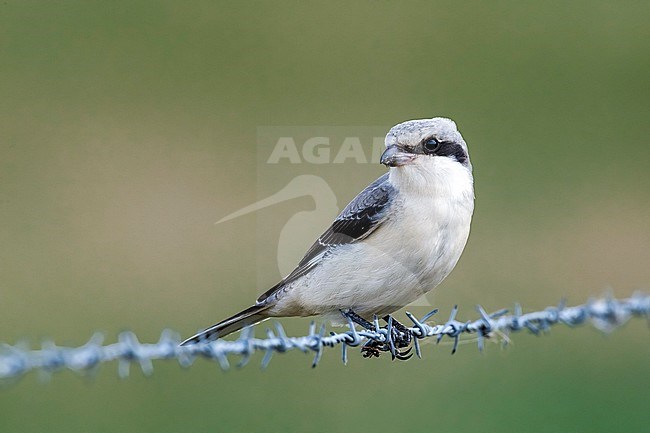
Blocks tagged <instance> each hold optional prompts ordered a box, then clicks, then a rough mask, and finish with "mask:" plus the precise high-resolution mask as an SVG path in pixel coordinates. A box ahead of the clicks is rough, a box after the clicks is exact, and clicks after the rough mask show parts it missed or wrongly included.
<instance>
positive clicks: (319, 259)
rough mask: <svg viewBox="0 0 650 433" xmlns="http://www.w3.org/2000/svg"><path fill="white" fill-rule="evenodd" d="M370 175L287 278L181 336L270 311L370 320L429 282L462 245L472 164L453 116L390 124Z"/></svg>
mask: <svg viewBox="0 0 650 433" xmlns="http://www.w3.org/2000/svg"><path fill="white" fill-rule="evenodd" d="M385 144H386V150H385V151H384V153H383V154H382V156H381V163H382V164H384V165H386V166H388V167H389V171H388V173H386V174H384V175H383V176H381V177H380V178H379V179H377V180H375V181H374V182H373V183H371V184H370V185H369V186H368V187H367V188H366V189H364V190H363V191H362V192H361V193H360V194H359V195H357V196H356V197H355V198H354V199H353V200H352V201H351V202H350V204H348V205H347V207H346V208H345V209H343V211H342V212H341V214H340V215H339V216H338V217H337V218H336V219H335V220H334V222H333V223H332V225H331V226H330V227H329V228H328V229H327V230H326V231H325V233H323V234H322V235H321V236H320V238H318V240H317V241H316V242H315V243H314V244H313V245H312V246H311V248H310V249H309V250H308V251H307V253H306V254H305V256H304V257H303V258H302V260H301V261H300V263H298V266H297V267H296V268H295V269H294V270H293V272H291V273H290V274H289V275H288V276H287V277H286V278H284V279H283V280H282V281H280V282H279V283H278V284H276V285H275V286H273V287H271V288H270V289H269V290H268V291H266V292H265V293H264V294H262V295H261V296H260V297H259V298H258V299H257V301H256V302H255V304H254V305H253V306H251V307H249V308H247V309H245V310H243V311H241V312H239V313H237V314H235V315H234V316H232V317H229V318H227V319H225V320H222V321H221V322H219V323H217V324H216V325H214V326H211V327H209V328H207V329H205V330H204V331H202V332H199V333H198V334H196V335H194V336H193V337H190V338H188V339H187V340H185V341H184V342H183V343H181V344H183V345H185V344H191V343H196V342H200V341H209V340H214V339H217V338H220V337H223V336H224V335H227V334H230V333H231V332H234V331H237V330H239V329H241V328H243V327H245V326H248V325H252V324H255V323H258V322H260V321H262V320H264V319H267V318H269V317H282V316H313V315H325V316H328V317H329V318H330V319H331V320H333V321H337V322H345V320H342V319H345V318H346V317H347V318H350V319H352V320H354V321H355V322H356V323H359V324H361V325H363V326H366V327H368V326H369V325H370V324H369V322H368V321H370V320H372V318H373V316H375V315H377V316H379V317H383V316H385V315H388V314H390V313H392V312H394V311H396V310H398V309H400V308H402V307H403V306H405V305H406V304H408V303H410V302H412V301H414V300H416V299H417V298H418V297H419V296H421V295H422V294H424V293H426V292H428V291H430V290H431V289H433V288H434V287H436V286H437V285H438V284H440V282H442V280H444V279H445V278H446V277H447V275H449V273H450V272H451V271H452V269H453V268H454V266H455V265H456V263H457V262H458V259H459V258H460V255H461V253H462V251H463V249H464V248H465V244H466V242H467V238H468V236H469V230H470V223H471V219H472V213H473V210H474V185H473V177H472V165H471V163H470V160H469V154H468V150H467V144H466V143H465V141H464V140H463V137H462V136H461V135H460V133H459V132H458V129H457V128H456V124H455V123H454V122H453V121H452V120H450V119H446V118H442V117H436V118H433V119H421V120H410V121H407V122H403V123H400V124H398V125H396V126H394V127H393V128H391V129H390V131H389V132H388V134H387V135H386V140H385Z"/></svg>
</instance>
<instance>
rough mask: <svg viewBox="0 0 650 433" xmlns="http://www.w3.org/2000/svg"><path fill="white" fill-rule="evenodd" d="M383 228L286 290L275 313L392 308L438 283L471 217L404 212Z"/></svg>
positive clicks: (341, 249) (459, 246)
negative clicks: (412, 216)
mask: <svg viewBox="0 0 650 433" xmlns="http://www.w3.org/2000/svg"><path fill="white" fill-rule="evenodd" d="M431 220H432V221H433V220H434V219H433V218H431ZM439 221H442V222H443V223H444V226H443V225H441V224H440V222H439ZM450 224H453V225H454V226H453V227H450ZM402 225H406V226H402ZM381 228H382V230H381V232H380V233H373V234H372V235H371V236H370V237H368V238H367V239H365V240H363V241H362V242H358V243H352V244H348V245H344V246H341V247H339V248H337V249H336V250H335V251H333V252H332V253H331V256H330V257H328V258H327V259H326V260H323V262H322V263H320V264H319V265H318V266H317V267H316V268H314V269H313V271H312V272H310V273H309V275H308V276H306V277H305V278H304V279H301V280H299V281H296V282H295V284H294V287H291V288H290V289H289V290H287V291H286V294H285V295H284V296H283V298H282V299H279V300H278V303H277V305H276V306H275V308H274V310H276V311H275V313H276V314H278V315H315V314H327V313H331V312H336V311H338V310H339V309H346V308H352V309H353V310H354V311H355V312H357V313H358V314H360V315H362V316H364V317H367V318H370V317H372V315H373V314H378V315H383V314H388V313H391V312H393V311H395V310H397V309H399V308H401V307H403V306H404V305H406V304H408V303H410V302H413V301H414V300H416V299H417V298H418V297H420V296H422V295H423V294H425V293H427V292H428V291H430V290H431V289H433V288H434V287H436V286H437V285H438V284H440V282H441V281H442V280H443V279H444V278H445V277H446V276H447V275H448V274H449V273H450V272H451V270H452V269H453V268H454V266H455V265H456V262H457V261H458V259H459V258H460V255H461V253H462V250H463V248H464V246H465V243H466V241H467V236H468V234H469V221H468V220H465V219H461V218H458V216H456V217H455V218H453V219H451V221H450V220H448V219H444V218H443V219H441V218H439V219H438V222H435V223H431V224H429V225H426V224H419V225H418V224H413V221H410V220H409V218H408V216H406V217H403V218H399V219H397V222H393V221H388V222H386V223H385V224H384V226H382V227H381ZM384 233H391V234H399V235H397V236H386V235H384Z"/></svg>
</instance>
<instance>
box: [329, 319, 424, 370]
mask: <svg viewBox="0 0 650 433" xmlns="http://www.w3.org/2000/svg"><path fill="white" fill-rule="evenodd" d="M341 314H343V316H344V317H346V318H348V319H350V320H351V321H352V322H354V323H356V324H357V325H359V326H361V327H362V328H364V329H365V330H367V331H376V328H375V325H374V324H373V323H371V322H369V321H367V320H366V319H364V318H363V317H361V316H359V315H358V314H357V313H355V312H354V311H353V310H351V309H347V310H341ZM383 319H384V321H386V323H389V324H390V325H391V327H390V335H389V336H388V339H387V340H386V341H383V342H381V341H377V340H370V341H368V342H367V343H366V344H364V345H363V347H362V348H361V353H362V354H363V357H364V358H378V357H379V355H381V352H390V353H391V355H392V358H393V359H399V360H401V361H406V360H407V359H409V358H410V357H411V356H413V354H412V353H411V350H412V347H409V346H410V345H411V343H412V342H413V333H412V332H411V330H410V329H409V328H408V327H406V326H404V325H402V324H401V323H400V322H398V321H397V320H395V319H394V318H392V317H391V316H385V317H384V318H383ZM382 329H388V325H387V326H385V327H383V328H382ZM404 348H407V349H405V350H400V349H404Z"/></svg>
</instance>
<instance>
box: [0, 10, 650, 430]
mask: <svg viewBox="0 0 650 433" xmlns="http://www.w3.org/2000/svg"><path fill="white" fill-rule="evenodd" d="M648 12H649V6H648V3H647V2H600V1H582V2H578V1H576V2H476V1H472V2H462V3H456V2H400V3H397V2H386V1H371V2H354V3H350V2H343V1H336V2H328V3H323V4H307V3H306V2H305V3H303V2H274V3H272V2H248V3H243V2H242V3H236V2H207V1H206V2H193V1H188V2H181V1H167V2H165V1H158V2H153V1H128V2H93V1H83V2H75V1H52V2H46V1H40V2H39V1H13V0H9V1H4V2H2V3H1V4H0V219H1V224H0V312H1V313H0V329H1V330H2V334H1V336H0V341H4V342H8V343H11V344H14V343H15V342H17V341H21V340H26V341H29V342H31V343H32V344H37V343H38V342H40V341H41V340H42V339H44V338H52V339H54V340H56V342H57V343H58V344H63V345H80V344H82V343H83V342H84V341H85V340H86V339H87V338H89V337H90V335H91V334H92V333H93V332H94V331H97V330H100V331H105V332H106V333H107V338H108V341H114V338H115V336H116V334H117V333H118V332H119V331H121V330H124V329H131V330H134V331H135V332H137V334H138V336H139V338H140V339H141V340H142V341H155V340H156V339H157V338H158V336H159V333H160V331H161V329H163V328H165V327H170V328H172V329H175V330H177V331H179V332H182V333H183V335H185V336H187V335H189V334H190V333H192V332H194V331H195V330H196V329H197V328H199V327H202V326H207V325H209V324H211V323H213V322H214V321H215V320H217V319H220V318H222V317H224V316H226V315H227V314H230V313H233V312H234V311H236V310H237V309H239V308H241V307H243V306H245V305H247V304H248V303H249V302H250V301H251V300H252V299H253V298H254V297H255V295H256V294H257V293H260V292H261V291H262V290H264V289H265V287H264V286H260V285H259V284H258V275H257V273H256V272H255V271H251V269H257V265H256V264H255V263H256V251H257V250H256V248H257V247H258V246H257V245H256V243H257V241H258V239H259V238H258V236H257V234H256V233H255V230H252V229H251V227H255V218H256V217H255V216H250V217H244V218H241V219H238V220H235V221H232V222H231V223H229V225H228V226H215V225H214V224H213V223H214V222H215V221H216V220H218V219H219V218H221V217H223V216H225V215H226V214H228V213H230V212H232V211H234V210H236V209H239V208H241V207H243V206H246V205H248V204H250V203H252V202H254V201H255V199H256V198H257V191H258V186H259V185H258V179H257V176H256V173H257V159H256V158H257V156H256V154H257V146H256V134H257V128H258V127H259V126H263V125H279V126H283V125H286V126H302V125H341V126H354V125H387V126H390V125H393V124H395V123H398V122H401V121H404V120H407V119H411V118H422V117H432V116H436V115H444V116H448V117H451V118H453V119H455V120H456V122H457V123H458V125H459V127H460V129H461V131H462V132H463V134H464V136H465V139H466V140H467V142H468V143H469V146H470V150H471V156H472V162H473V164H474V168H475V178H476V194H477V202H476V212H475V219H474V224H473V231H472V235H471V237H470V242H469V244H468V247H467V249H466V252H465V254H464V256H463V258H462V259H461V261H460V263H459V265H458V267H457V268H456V270H455V271H454V273H453V274H452V276H451V277H450V278H449V279H448V280H447V281H445V283H444V284H443V285H442V286H440V287H439V288H438V289H437V290H436V294H435V295H434V297H433V300H434V301H435V304H436V306H437V307H439V308H440V309H441V310H442V311H443V313H442V314H443V315H446V314H448V311H449V309H450V308H451V306H452V305H453V304H455V303H458V304H460V306H461V314H460V317H461V318H463V319H465V318H473V317H475V313H474V312H473V306H474V305H475V304H477V303H480V304H482V305H484V306H485V307H486V308H487V309H488V310H492V309H497V308H501V307H508V306H511V305H512V304H513V303H514V302H515V301H518V302H521V303H522V304H523V305H524V306H525V307H526V309H527V310H529V311H530V310H532V309H539V308H543V307H546V306H547V305H551V304H554V303H557V302H558V301H559V300H560V298H562V297H566V298H567V299H568V301H569V303H570V304H577V303H582V302H584V301H586V300H587V299H588V298H589V297H591V296H598V295H602V294H603V293H606V291H607V290H611V291H612V292H613V293H614V295H615V296H617V297H626V296H629V295H630V294H631V293H633V291H634V290H635V289H646V290H647V289H648V287H649V286H650V267H649V266H648V257H650V227H649V224H648V221H649V219H650V197H649V194H648V187H649V186H650V176H648V170H649V169H650V151H649V150H648V144H649V140H648V137H649V136H650V127H649V126H648V125H649V123H648V114H649V113H648V100H649V97H650V95H649V88H650V86H649V84H648V66H649V65H650V60H649V56H648V53H649V48H650V42H649V41H650V31H649V27H648V25H647V22H648V16H649V13H648ZM328 167H330V168H331V169H332V170H340V172H339V174H338V177H339V178H341V179H350V181H349V183H348V184H347V186H346V188H347V189H346V191H344V192H343V193H341V196H340V197H339V199H340V201H341V203H339V204H344V203H345V201H347V200H349V199H350V198H352V197H353V196H354V195H355V193H356V192H357V191H358V190H359V189H360V188H361V187H363V186H364V185H365V184H367V183H368V182H370V181H371V180H372V178H373V176H374V175H378V174H380V173H382V172H383V168H382V167H380V166H378V165H377V167H376V168H374V169H373V170H375V171H374V172H373V173H374V175H373V176H365V175H364V176H356V177H354V176H352V175H351V172H350V170H349V169H350V167H349V166H343V165H341V166H335V165H330V166H328ZM348 176H349V177H348ZM303 205H304V206H306V207H309V206H310V204H309V202H308V201H305V202H303ZM262 215H264V216H265V217H268V218H275V219H276V220H277V221H282V220H286V218H288V217H290V215H289V214H287V213H286V212H284V211H283V210H282V207H275V208H269V209H268V210H265V211H264V214H262ZM258 216H259V215H258ZM280 228H281V225H280V226H278V230H279V229H280ZM322 229H323V227H321V226H319V227H314V228H313V236H316V235H318V234H319V233H320V232H321V230H322ZM262 279H264V278H262ZM274 282H275V279H274V277H272V276H270V277H269V278H268V281H267V283H266V284H267V285H270V284H272V283H274ZM411 310H412V311H413V312H415V313H418V314H422V313H424V312H425V311H426V309H425V308H424V307H414V308H412V309H411ZM401 314H402V313H399V314H398V317H403V316H401ZM282 323H283V324H285V325H286V326H287V328H288V330H289V331H290V332H291V333H292V334H294V335H298V334H301V333H304V332H305V330H306V326H307V323H308V320H303V319H287V320H283V321H282ZM258 333H261V331H260V330H258ZM512 339H513V345H512V346H510V347H509V348H508V349H507V350H502V349H501V348H500V345H498V344H488V347H487V350H486V351H485V353H483V354H479V353H478V352H477V350H476V347H475V345H474V344H473V343H471V344H467V345H464V346H462V347H461V348H460V350H459V352H458V353H457V354H456V355H454V356H451V355H450V354H449V351H450V347H449V346H448V345H446V346H439V347H435V346H434V345H431V344H427V345H426V346H425V347H424V359H422V360H417V359H413V360H411V361H409V362H407V363H392V362H390V360H389V359H379V360H364V359H362V358H361V357H360V356H359V355H358V353H357V352H356V351H352V352H351V356H350V358H351V359H350V362H349V364H348V365H347V366H343V365H342V364H341V362H340V355H339V352H338V351H328V352H327V353H325V356H324V357H323V360H322V363H321V365H320V366H319V367H318V368H317V369H314V370H312V369H311V368H310V362H311V357H310V356H305V355H302V354H300V353H290V354H285V355H278V356H276V357H275V358H274V359H273V361H272V362H271V365H270V367H269V368H268V369H267V370H266V371H260V370H259V368H258V367H257V366H256V365H255V362H258V361H259V360H260V358H259V357H256V358H255V360H254V363H253V364H252V365H249V366H248V367H246V368H244V369H242V370H233V371H229V372H226V373H222V372H220V371H219V370H218V368H217V367H216V366H215V365H214V364H212V363H209V362H206V361H199V362H197V364H195V365H194V366H193V367H192V368H191V369H188V370H182V369H180V368H179V367H178V366H177V365H175V364H174V363H173V362H167V363H162V362H159V363H157V364H156V370H155V373H154V375H153V376H152V377H150V378H143V377H142V374H140V373H139V372H138V371H137V369H136V370H135V371H134V372H133V374H132V375H131V377H130V378H129V379H128V380H123V381H120V380H119V379H118V378H117V374H116V366H115V365H104V366H103V367H102V368H101V370H100V371H99V373H98V374H97V375H96V376H94V377H92V378H84V377H78V376H76V375H74V374H73V373H70V372H65V373H60V374H57V375H56V376H54V377H53V379H52V381H51V382H50V383H46V384H44V383H42V382H41V381H40V380H39V376H38V375H37V374H31V375H29V376H28V377H26V378H24V379H23V380H22V381H20V382H19V383H17V384H14V385H13V386H11V387H8V388H6V389H3V390H0V408H1V409H0V410H1V413H2V415H1V416H0V431H4V432H18V431H21V432H23V431H24V432H29V431H61V432H113V431H124V432H139V431H142V432H189V431H197V432H199V431H242V432H243V431H283V432H291V431H301V432H302V431H310V432H311V431H314V432H324V431H355V430H381V431H432V430H436V431H443V432H444V431H455V432H462V431H472V432H474V431H500V432H509V431H516V432H522V431H530V432H641V431H644V432H647V431H649V430H648V428H649V427H648V425H649V423H650V401H649V399H648V389H650V362H648V361H649V360H650V344H649V343H650V341H649V334H648V329H647V324H646V323H643V321H642V320H637V321H635V322H632V323H629V324H628V325H627V326H626V327H625V328H623V329H619V330H617V331H615V332H614V333H613V334H612V335H609V336H607V335H603V334H601V333H599V332H597V331H595V330H594V329H592V328H590V327H583V328H578V329H574V330H568V329H564V328H557V329H555V330H553V331H552V333H551V334H550V335H549V336H543V337H540V338H537V337H534V336H531V335H527V334H517V335H515V336H513V338H512Z"/></svg>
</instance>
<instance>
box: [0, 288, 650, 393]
mask: <svg viewBox="0 0 650 433" xmlns="http://www.w3.org/2000/svg"><path fill="white" fill-rule="evenodd" d="M476 309H477V312H478V314H479V318H478V319H475V320H472V321H465V322H463V321H459V320H457V318H456V317H457V314H458V307H454V308H453V309H452V311H451V314H450V316H449V318H448V320H447V321H445V323H442V324H438V325H429V324H427V323H426V321H427V320H429V319H430V318H431V317H432V316H433V315H434V314H436V313H437V312H438V310H434V311H432V312H430V313H428V314H426V315H425V316H424V317H422V318H420V319H417V318H416V317H415V316H413V315H412V314H410V313H408V312H407V313H406V315H407V317H408V318H409V320H410V321H411V322H412V326H411V327H409V330H410V331H411V332H412V334H413V337H414V338H413V341H414V347H415V351H416V354H417V356H418V357H421V356H422V351H421V347H420V340H423V339H427V338H434V339H435V341H436V342H440V341H441V340H442V339H443V338H448V339H451V340H452V341H453V347H452V353H454V352H456V350H457V348H458V343H459V341H460V338H461V336H462V335H466V334H476V336H477V343H478V348H479V350H483V347H484V345H485V338H486V337H487V336H489V335H490V334H492V333H494V332H501V333H504V334H509V333H512V332H519V331H522V330H528V331H530V332H532V333H533V334H539V333H541V332H544V331H547V330H548V329H550V328H551V326H553V325H557V324H564V325H567V326H570V327H573V326H577V325H581V324H584V323H587V322H588V323H591V324H592V325H593V326H594V327H595V328H597V329H599V330H601V331H605V332H609V331H612V330H613V329H615V328H617V327H620V326H622V325H623V324H624V323H626V322H627V321H628V320H630V319H631V318H643V317H645V318H646V319H647V320H649V323H650V295H649V294H645V293H636V294H635V295H633V296H632V297H630V298H627V299H615V298H613V297H608V298H602V299H593V300H589V301H588V302H587V303H585V304H583V305H578V306H574V307H567V306H566V305H565V303H564V302H561V303H560V304H559V305H558V306H555V307H548V308H545V309H544V310H541V311H536V312H532V313H525V314H524V313H523V312H522V308H521V306H520V305H519V304H516V305H515V308H514V313H513V314H508V311H507V310H499V311H496V312H494V313H491V314H488V313H487V312H486V311H485V310H484V309H483V308H482V307H481V306H477V307H476ZM374 326H375V329H371V330H361V331H358V330H357V329H355V326H354V324H353V323H352V322H351V321H350V322H349V330H348V331H346V332H341V333H333V332H332V333H330V334H329V335H326V333H325V326H324V325H322V326H320V327H318V328H317V327H316V325H315V324H314V323H312V324H311V325H310V327H309V332H308V334H307V335H305V336H301V337H288V336H287V335H286V333H285V331H284V329H283V328H282V326H281V325H280V324H279V323H276V324H275V330H270V329H267V331H266V338H262V339H260V338H255V337H254V336H253V331H252V329H251V328H246V329H244V330H243V331H242V333H241V336H240V337H239V338H238V339H237V340H234V341H226V340H216V341H212V342H205V343H199V344H195V345H191V346H179V345H178V344H179V342H180V338H179V336H178V335H177V334H176V333H174V332H172V331H170V330H164V331H163V332H162V333H161V336H160V339H159V340H158V342H157V343H140V342H139V341H138V339H137V336H136V335H135V334H134V333H133V332H129V331H127V332H122V333H120V334H119V336H118V341H117V342H116V343H113V344H107V345H104V344H103V343H104V337H103V335H102V334H99V333H96V334H95V335H93V336H92V337H91V338H90V340H89V341H88V342H87V343H86V344H84V345H83V346H80V347H60V346H57V345H55V344H54V343H53V342H44V343H43V344H42V346H41V348H40V349H37V350H30V349H28V348H26V347H24V346H21V345H15V346H11V345H8V344H2V345H1V346H0V379H2V380H3V381H7V380H11V379H16V378H19V377H21V376H23V375H25V374H27V373H28V372H30V371H34V370H36V371H40V372H43V373H46V374H49V373H52V372H55V371H60V370H64V369H68V370H73V371H77V372H92V371H94V370H96V369H97V368H98V367H99V366H100V365H101V364H103V363H105V362H110V361H118V374H119V376H120V377H127V376H128V375H129V371H130V366H131V364H134V363H137V364H138V365H139V366H140V368H141V370H142V372H143V373H144V374H145V375H150V374H152V373H153V361H154V360H164V359H175V360H177V361H178V363H179V364H180V365H181V366H183V367H189V366H190V365H192V363H193V362H194V361H195V360H196V358H198V357H203V358H207V359H211V360H215V361H216V362H217V363H218V364H219V366H220V367H221V368H222V369H228V368H230V360H229V359H228V356H229V355H238V356H240V357H241V358H240V360H239V362H238V363H237V366H239V367H242V366H244V365H246V364H247V363H248V362H249V360H250V359H251V356H252V355H253V354H254V353H256V352H263V353H264V356H263V358H262V362H261V365H262V367H266V366H267V365H268V364H269V362H270V361H271V357H272V355H273V354H274V353H284V352H288V351H291V350H296V349H297V350H300V351H302V352H314V354H315V355H314V359H313V362H312V366H313V367H315V366H316V365H317V364H318V362H319V361H320V359H321V356H322V354H323V352H324V349H325V348H327V347H334V346H341V348H342V359H343V362H344V363H346V362H347V349H348V347H357V346H360V345H363V344H365V343H367V342H368V341H371V340H374V341H376V342H380V343H386V344H387V345H388V347H390V348H391V351H393V354H394V350H395V349H394V347H395V345H394V342H393V340H392V338H393V337H392V335H393V334H392V333H391V332H390V331H391V326H392V320H389V323H388V326H386V327H383V328H382V327H380V326H379V321H378V320H377V319H375V321H374Z"/></svg>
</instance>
